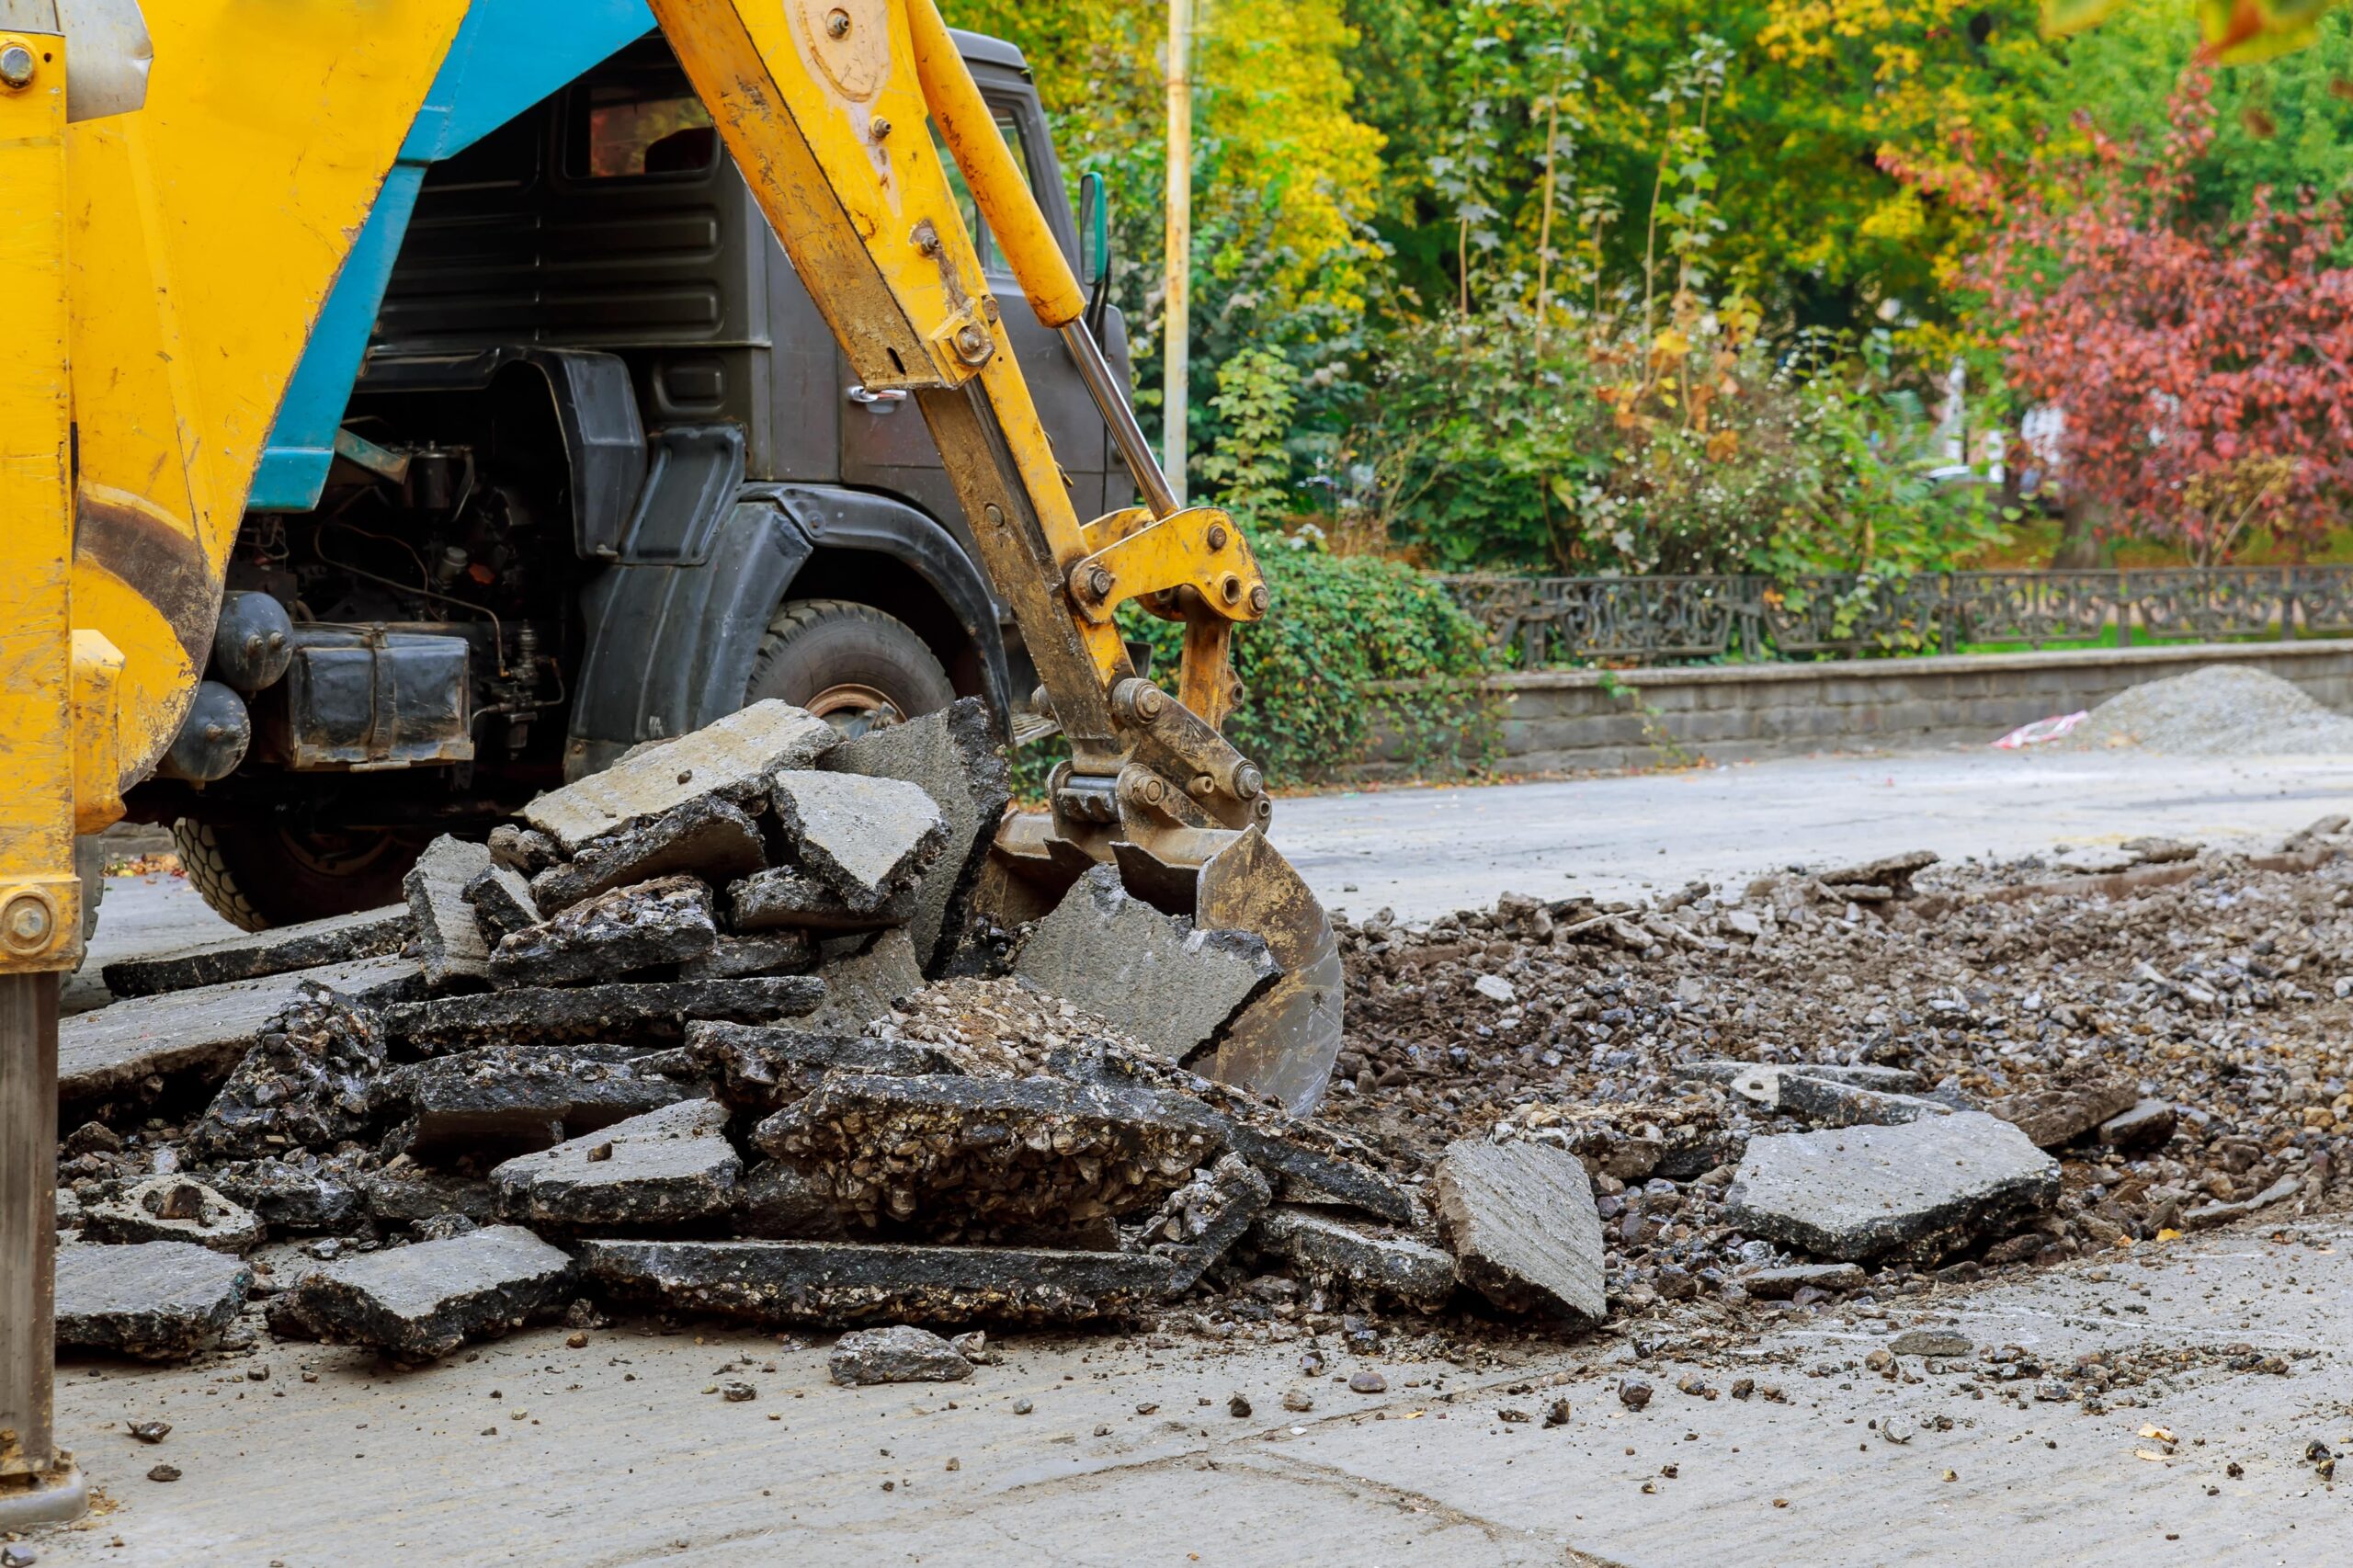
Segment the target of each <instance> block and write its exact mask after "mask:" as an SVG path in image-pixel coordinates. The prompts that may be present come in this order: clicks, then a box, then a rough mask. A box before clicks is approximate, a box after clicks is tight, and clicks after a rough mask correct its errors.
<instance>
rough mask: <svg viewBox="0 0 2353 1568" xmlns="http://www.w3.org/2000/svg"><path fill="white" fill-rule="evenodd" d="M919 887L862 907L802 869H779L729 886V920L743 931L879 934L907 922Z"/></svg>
mask: <svg viewBox="0 0 2353 1568" xmlns="http://www.w3.org/2000/svg"><path fill="white" fill-rule="evenodd" d="M917 887H918V885H917V884H916V883H915V882H912V881H910V882H907V883H905V884H904V885H903V886H902V887H901V888H900V889H899V891H898V892H895V893H893V894H892V895H891V896H890V897H888V898H885V899H883V900H882V901H881V902H880V903H870V904H867V905H864V906H863V907H861V906H859V905H857V904H853V903H851V902H850V901H849V900H848V899H847V897H845V896H844V895H843V894H842V892H840V890H839V889H837V888H835V886H834V885H833V884H832V883H831V882H827V881H820V880H819V879H818V878H816V877H813V876H811V875H810V874H809V873H808V872H807V871H804V870H802V869H801V868H800V867H798V866H777V867H772V868H771V869H767V870H765V871H762V872H760V873H758V874H757V875H756V876H750V877H745V879H744V880H743V881H739V882H736V883H734V884H733V885H732V886H730V887H729V888H728V890H727V908H728V918H729V920H730V921H731V922H732V923H733V926H734V927H735V929H737V930H738V931H788V930H789V931H824V932H837V931H877V930H881V929H882V928H883V927H885V926H904V925H905V924H906V923H907V920H908V917H909V916H911V915H914V914H915V893H916V892H917Z"/></svg>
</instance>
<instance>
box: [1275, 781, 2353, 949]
mask: <svg viewBox="0 0 2353 1568" xmlns="http://www.w3.org/2000/svg"><path fill="white" fill-rule="evenodd" d="M2330 812H2353V756H2345V757H2339V756H2299V757H2272V758H2256V759H2237V760H2224V759H2219V758H2211V757H2159V756H2145V755H2143V754H2140V753H2103V754H2097V755H2062V756H2032V755H2026V756H2020V755H2016V754H2012V753H2006V752H1995V751H1992V750H1990V749H1988V750H1987V751H1984V752H1982V753H1934V754H1926V755H1914V756H1886V757H1877V758H1867V757H1826V758H1825V757H1807V758H1802V759H1794V760H1790V761H1783V762H1761V763H1755V764H1750V765H1745V766H1740V767H1708V768H1699V769H1695V770H1692V771H1689V772H1684V773H1650V774H1635V775H1630V776H1625V777H1620V778H1594V779H1585V780H1579V781H1576V782H1572V783H1561V784H1507V785H1499V786H1493V787H1487V788H1469V789H1447V790H1381V791H1377V792H1366V793H1361V794H1342V795H1322V796H1314V797H1307V798H1301V799H1295V800H1283V801H1277V802H1276V803H1275V825H1274V835H1273V836H1274V840H1275V842H1276V844H1277V845H1278V846H1280V847H1281V849H1282V851H1283V853H1284V854H1286V855H1288V856H1289V857H1290V859H1291V862H1292V864H1294V865H1296V866H1297V867H1298V868H1299V869H1300V870H1301V872H1302V874H1303V875H1304V876H1305V877H1306V878H1307V881H1308V885H1309V886H1310V887H1312V888H1313V889H1314V890H1315V892H1316V896H1318V897H1319V898H1321V899H1322V900H1323V901H1324V903H1325V905H1326V906H1328V907H1331V908H1335V909H1345V910H1347V911H1348V912H1349V913H1350V914H1352V915H1359V916H1362V915H1370V914H1372V913H1373V912H1374V911H1375V910H1377V909H1380V908H1381V907H1382V906H1383V905H1387V906H1388V907H1390V908H1392V909H1394V910H1395V911H1396V912H1397V914H1398V915H1400V916H1401V917H1403V918H1405V919H1409V920H1412V919H1428V918H1430V917H1432V916H1435V915H1445V914H1449V913H1451V912H1452V911H1454V910H1457V909H1465V908H1483V907H1485V906H1487V905H1489V904H1492V903H1494V902H1495V895H1496V894H1497V893H1500V892H1525V893H1534V894H1540V895H1542V896H1545V897H1552V898H1558V897H1562V896H1564V895H1566V894H1569V893H1572V892H1583V893H1590V894H1593V895H1595V896H1597V897H1602V898H1632V897H1636V896H1639V895H1642V894H1644V893H1646V892H1651V891H1652V890H1654V889H1674V888H1679V887H1682V886H1683V885H1685V884H1686V883H1688V882H1691V881H1701V880H1705V881H1712V882H1715V883H1716V884H1718V885H1719V886H1722V885H1726V884H1729V885H1731V886H1733V887H1738V886H1740V885H1742V884H1743V883H1745V882H1746V881H1748V880H1749V879H1750V878H1752V877H1756V876H1758V875H1760V874H1762V873H1764V872H1767V871H1771V870H1779V869H1783V868H1785V867H1788V866H1791V865H1804V866H1813V867H1825V866H1831V865H1851V864H1853V863H1855V862H1857V861H1859V860H1870V859H1874V858H1878V857H1880V856H1882V855H1894V854H1899V853H1902V852H1903V851H1905V850H1909V849H1923V848H1925V849H1934V850H1936V851H1937V852H1938V854H1940V855H1943V856H1945V857H1946V858H1953V859H1957V858H1961V857H1963V856H1969V855H1980V856H1983V855H1993V856H1997V857H2008V856H2015V855H2022V854H2027V853H2029V852H2037V853H2039V852H2042V851H2046V850H2049V849H2051V848H2052V847H2054V846H2058V845H2061V844H2066V845H2072V846H2078V847H2082V846H2099V845H2115V844H2119V843H2121V842H2122V841H2123V840H2125V839H2128V838H2133V837H2137V836H2139V835H2143V834H2148V835H2167V836H2171V837H2177V838H2188V839H2194V840H2197V841H2199V842H2201V843H2206V844H2215V845H2220V844H2245V843H2262V844H2264V845H2266V846H2273V845H2276V844H2277V843H2278V841H2279V838H2280V836H2281V835H2284V834H2287V833H2290V832H2293V831H2294V830H2295V829H2297V828H2300V827H2302V826H2304V825H2305V824H2308V823H2310V822H2312V821H2313V819H2314V818H2316V817H2320V816H2324V815H2326V814H2328V813H2330Z"/></svg>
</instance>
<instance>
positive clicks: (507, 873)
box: [465, 865, 547, 948]
mask: <svg viewBox="0 0 2353 1568" xmlns="http://www.w3.org/2000/svg"><path fill="white" fill-rule="evenodd" d="M465 899H466V902H467V903H470V904H472V905H473V911H474V924H475V925H477V926H481V927H482V935H483V940H484V941H485V942H488V943H489V944H490V945H491V946H492V947H493V948H496V947H497V946H498V944H499V943H501V942H503V941H505V940H506V938H507V937H511V936H513V935H514V934H515V933H516V932H517V931H525V930H529V928H530V927H532V926H537V925H538V924H539V923H540V921H542V920H544V919H546V918H547V916H546V915H542V914H540V905H539V902H538V901H537V900H536V899H534V898H532V896H531V884H530V883H529V882H528V881H524V880H523V873H522V872H520V871H518V870H517V869H515V868H514V867H512V866H502V865H494V866H492V867H491V868H490V869H488V870H486V871H484V872H483V873H482V874H481V875H480V876H478V877H476V878H475V879H474V880H473V881H470V882H468V883H467V884H466V887H465Z"/></svg>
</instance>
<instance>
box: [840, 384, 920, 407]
mask: <svg viewBox="0 0 2353 1568" xmlns="http://www.w3.org/2000/svg"><path fill="white" fill-rule="evenodd" d="M849 400H850V402H852V403H858V404H860V405H861V406H863V407H865V408H867V409H869V410H870V411H871V412H873V413H876V414H896V413H898V412H899V404H901V403H904V402H906V401H907V394H906V392H905V390H904V388H900V387H886V388H885V389H883V390H882V391H881V392H869V391H868V390H867V389H866V388H865V387H863V386H855V387H852V388H850V389H849Z"/></svg>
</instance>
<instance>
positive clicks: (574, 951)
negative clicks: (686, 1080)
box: [490, 877, 719, 986]
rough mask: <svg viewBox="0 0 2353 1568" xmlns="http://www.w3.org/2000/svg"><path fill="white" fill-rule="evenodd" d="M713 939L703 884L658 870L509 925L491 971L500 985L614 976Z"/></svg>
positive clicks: (668, 960) (709, 944)
mask: <svg viewBox="0 0 2353 1568" xmlns="http://www.w3.org/2000/svg"><path fill="white" fill-rule="evenodd" d="M718 942H719V920H718V916H717V915H716V914H715V913H714V912H713V911H712V908H711V902H710V888H708V887H706V886H705V885H704V884H703V883H702V882H701V881H699V879H697V878H694V877H665V878H662V879H661V880H660V881H651V882H639V883H636V884H634V885H632V886H630V887H625V888H615V889H613V890H612V891H611V892H602V893H598V894H597V896H596V897H594V898H591V899H586V900H584V901H583V902H581V903H575V904H574V905H573V906H572V907H571V908H569V909H566V910H565V911H563V913H562V914H561V915H553V916H551V917H550V918H549V919H548V920H547V921H545V922H543V923H542V924H540V925H538V926H531V927H529V929H526V930H522V931H517V932H516V933H515V934H514V935H513V936H511V937H506V939H505V940H503V941H501V942H500V943H499V944H498V949H497V950H496V951H495V952H494V953H493V954H492V955H491V958H490V974H491V978H492V979H493V980H494V981H495V982H496V983H498V984H500V985H502V986H516V985H570V984H577V983H580V982H583V981H589V980H599V979H602V980H615V979H620V977H622V976H625V975H630V974H634V973H637V972H639V971H642V970H648V969H654V968H657V967H660V966H662V965H665V964H675V963H683V962H685V961H686V960H688V959H697V958H700V957H702V955H703V954H705V953H708V952H710V950H711V949H712V948H713V947H715V946H717V945H718Z"/></svg>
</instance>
